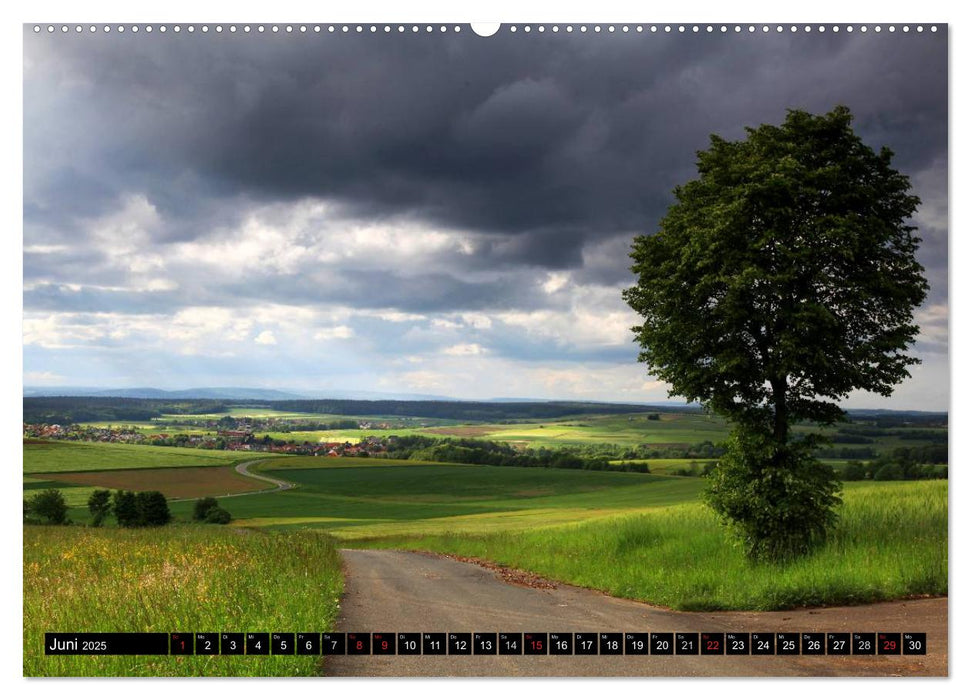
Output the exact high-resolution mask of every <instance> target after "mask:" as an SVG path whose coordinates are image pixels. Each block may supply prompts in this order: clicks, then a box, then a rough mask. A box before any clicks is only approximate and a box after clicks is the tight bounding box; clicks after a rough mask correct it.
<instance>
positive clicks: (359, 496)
mask: <svg viewBox="0 0 971 700" xmlns="http://www.w3.org/2000/svg"><path fill="white" fill-rule="evenodd" d="M257 469H258V470H262V469H265V470H266V471H267V473H269V474H272V476H274V477H277V478H280V479H284V480H286V481H290V482H293V483H296V484H297V485H298V487H297V488H296V489H293V490H290V491H283V492H274V493H267V494H257V495H253V496H244V497H240V498H235V499H227V501H226V507H227V508H228V509H229V510H230V512H231V513H232V514H233V516H234V517H235V518H237V521H236V522H237V524H240V525H243V526H251V527H275V528H293V527H318V528H323V529H326V530H328V531H329V532H332V533H333V534H335V535H336V536H338V537H341V538H347V539H357V538H362V537H375V536H379V535H388V534H402V533H418V534H421V533H430V532H445V531H456V530H459V531H473V532H485V531H492V530H523V529H529V528H533V527H536V526H542V525H544V524H547V523H550V522H578V521H582V520H589V519H596V518H602V517H605V516H607V515H616V514H619V513H628V512H633V511H641V510H644V509H647V508H654V507H657V506H661V505H671V504H674V503H684V502H688V501H691V500H693V499H694V498H695V497H696V494H697V492H698V489H699V488H700V487H701V481H700V480H698V479H683V478H676V477H662V476H654V475H645V474H626V473H616V472H592V471H580V470H567V469H534V468H522V467H491V466H469V465H449V464H434V463H421V462H410V461H394V460H384V459H367V458H356V459H352V458H339V459H334V458H330V459H329V458H324V457H293V458H291V459H289V460H287V461H286V462H278V463H271V464H268V465H261V466H260V467H258V468H257ZM190 508H191V504H188V503H174V504H172V511H173V513H174V514H175V515H176V516H177V517H188V514H189V509H190ZM72 517H74V515H73V514H72ZM77 517H81V518H83V517H84V516H83V513H81V512H78V516H77Z"/></svg>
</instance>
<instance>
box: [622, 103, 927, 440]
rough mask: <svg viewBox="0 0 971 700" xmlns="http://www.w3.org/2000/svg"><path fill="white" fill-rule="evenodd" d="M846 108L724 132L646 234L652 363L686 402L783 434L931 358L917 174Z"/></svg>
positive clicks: (637, 263)
mask: <svg viewBox="0 0 971 700" xmlns="http://www.w3.org/2000/svg"><path fill="white" fill-rule="evenodd" d="M851 121H852V115H851V114H850V111H849V110H848V109H847V108H846V107H837V108H836V109H834V110H833V111H832V112H830V113H829V114H826V115H823V116H815V115H812V114H808V113H806V112H803V111H798V110H790V111H789V112H788V115H787V117H786V119H785V121H784V123H783V124H782V125H781V126H773V125H768V124H764V125H762V126H760V127H758V128H748V129H746V132H747V137H746V138H745V139H744V140H741V141H726V140H724V139H722V138H720V137H718V136H712V137H711V146H710V148H709V149H708V150H707V151H702V152H699V153H698V178H697V179H695V180H692V181H691V182H688V183H687V184H685V185H683V186H680V187H678V188H677V189H675V197H676V200H677V201H676V202H675V204H673V205H672V206H671V207H670V208H669V209H668V212H667V215H666V216H665V217H664V218H663V220H662V221H661V223H660V227H659V230H658V232H657V233H656V234H655V235H651V236H639V237H637V238H636V239H635V241H634V245H633V251H632V253H631V257H632V258H633V260H634V266H633V267H632V270H633V272H634V273H635V274H636V275H637V277H638V279H637V284H636V285H635V286H634V287H632V288H630V289H627V290H625V292H624V298H625V299H626V300H627V302H628V304H629V305H630V306H631V308H633V309H634V310H635V311H636V312H638V313H639V314H640V315H641V316H642V317H643V318H644V322H643V324H642V325H640V326H637V327H636V328H634V332H635V333H636V334H637V341H638V342H639V343H640V345H641V353H640V356H639V359H640V360H641V361H642V362H645V363H646V364H647V365H648V368H649V371H650V372H651V373H652V374H654V375H655V376H657V377H658V378H660V379H662V380H664V381H665V382H668V383H669V384H670V385H671V386H672V388H673V392H672V393H673V394H675V395H680V396H684V397H685V398H687V399H689V400H693V401H701V402H703V403H705V404H707V405H708V406H710V407H711V408H712V409H714V410H715V411H717V412H719V413H722V414H724V415H726V416H727V417H729V418H730V419H731V420H733V421H735V422H737V423H739V424H744V425H750V426H753V427H759V428H764V427H766V426H771V428H772V431H773V433H774V434H775V436H776V437H777V438H778V439H781V440H784V439H786V438H787V437H788V432H787V426H788V425H789V424H791V423H792V422H793V421H797V420H811V421H816V422H821V423H830V422H833V421H834V420H837V419H838V418H840V417H841V416H842V411H841V410H840V408H839V406H838V403H837V402H838V401H839V400H841V399H843V398H845V397H846V396H847V395H848V393H849V392H850V391H852V390H854V389H863V390H866V391H871V392H875V393H878V394H882V395H889V394H890V393H891V391H892V389H893V387H894V385H896V384H897V383H899V382H900V381H901V380H902V379H904V378H905V377H907V376H909V373H908V371H907V368H908V367H909V366H911V365H913V364H915V363H917V362H918V360H917V359H916V358H914V357H912V356H909V355H907V354H906V353H905V349H906V348H907V346H908V345H909V344H910V343H912V342H913V341H914V339H915V337H916V335H917V332H918V326H917V325H916V324H915V323H914V322H913V310H914V308H915V307H916V306H917V305H919V304H920V303H921V302H922V301H923V299H924V297H925V294H926V290H927V283H926V281H925V279H924V276H923V268H922V267H921V266H920V264H919V263H918V262H917V260H916V259H915V256H914V253H915V251H916V249H917V246H918V244H919V242H920V239H919V238H918V237H917V235H916V231H915V228H914V226H912V225H911V224H910V223H909V219H910V217H911V216H912V215H913V214H914V211H915V210H916V208H917V205H918V204H919V200H918V198H917V197H915V196H913V195H912V194H910V184H909V181H908V178H907V177H906V176H904V175H902V174H900V173H899V172H897V171H896V170H894V169H893V168H892V167H891V157H892V153H891V151H890V150H889V149H887V148H882V149H881V150H880V151H879V152H874V151H873V149H871V148H870V147H869V146H867V145H866V144H864V143H863V141H862V140H861V139H860V138H859V137H858V136H857V135H856V134H855V133H854V132H853V130H852V128H851Z"/></svg>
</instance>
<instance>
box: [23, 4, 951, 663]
mask: <svg viewBox="0 0 971 700" xmlns="http://www.w3.org/2000/svg"><path fill="white" fill-rule="evenodd" d="M318 10H319V13H320V14H321V15H325V14H326V10H327V8H326V7H325V6H321V7H320V8H318ZM646 12H647V10H646V9H644V10H643V12H641V11H639V14H641V15H643V14H645V13H646ZM226 14H227V17H229V15H231V14H232V12H231V11H229V10H226ZM273 14H274V11H273V8H272V6H268V7H267V8H266V16H267V18H270V19H272V17H271V16H272V15H273ZM592 14H595V12H593V13H592ZM722 14H724V13H722ZM743 14H745V13H740V14H739V19H746V17H743V16H742V15H743ZM750 14H751V13H750ZM924 14H925V13H924V11H922V10H921V8H920V7H915V8H914V11H913V12H912V14H911V17H912V18H914V17H916V18H918V19H920V17H921V16H923V15H924ZM76 15H77V17H79V18H83V17H82V16H83V15H84V9H83V7H81V8H79V9H78V10H77V12H76ZM552 18H554V19H555V17H552ZM230 19H231V17H230ZM284 19H286V18H284ZM389 19H391V17H389ZM748 19H751V17H748ZM931 19H933V18H931ZM22 34H23V36H22V40H23V114H22V116H23V212H22V224H23V250H22V272H23V287H22V299H23V302H22V303H23V306H22V338H23V342H22V358H23V374H22V382H23V394H22V399H23V474H22V477H23V625H24V626H23V675H24V676H27V677H91V676H94V677H131V676H151V677H159V676H162V677H187V676H203V677H225V676H234V677H236V676H241V677H263V676H285V677H334V676H343V677H346V676H350V677H375V676H390V677H399V678H400V677H414V676H419V677H469V676H476V677H491V678H508V677H600V678H605V677H607V678H613V677H631V678H643V677H653V676H664V677H689V676H690V677H699V676H702V677H710V676H715V677H762V676H774V677H791V676H800V677H818V676H851V677H873V676H878V677H891V676H893V677H900V676H903V677H912V676H936V677H942V676H947V675H948V673H949V669H948V648H949V647H948V644H949V641H948V590H949V589H948V570H949V569H948V523H949V519H948V462H949V450H948V445H949V442H948V426H949V408H950V401H951V394H950V356H949V350H948V342H949V331H948V324H949V297H948V289H949V277H948V231H949V200H948V182H949V180H948V167H949V156H948V138H949V136H948V119H949V116H948V115H949V97H948V96H949V92H948V80H949V75H948V69H949V61H948V51H949V43H948V37H949V26H948V24H947V23H933V22H909V23H900V22H897V23H894V22H870V23H866V22H863V23H859V22H854V23H833V22H818V21H816V22H813V23H809V24H807V23H805V22H803V23H765V22H750V21H746V22H723V21H720V22H710V23H707V22H686V23H666V22H650V21H641V22H635V21H628V22H623V21H613V22H611V21H607V22H503V23H494V24H469V23H467V22H454V21H453V22H441V21H437V22H429V21H427V20H426V21H423V22H401V21H398V22H362V23H347V22H295V21H292V22H285V21H284V22H264V23H260V22H233V21H214V22H164V23H126V22H109V21H104V20H99V21H86V22H69V23H64V22H60V23H48V22H43V23H41V22H28V23H26V24H24V25H23V29H22ZM955 269H959V268H955ZM19 349H20V348H18V350H19Z"/></svg>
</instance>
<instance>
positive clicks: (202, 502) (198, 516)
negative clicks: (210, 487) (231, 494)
mask: <svg viewBox="0 0 971 700" xmlns="http://www.w3.org/2000/svg"><path fill="white" fill-rule="evenodd" d="M218 505H219V503H218V501H216V499H215V498H213V497H212V496H206V497H205V498H200V499H199V500H198V501H196V502H195V505H194V506H193V507H192V519H193V520H205V519H206V516H207V515H209V511H210V510H212V509H213V508H216V507H217V506H218Z"/></svg>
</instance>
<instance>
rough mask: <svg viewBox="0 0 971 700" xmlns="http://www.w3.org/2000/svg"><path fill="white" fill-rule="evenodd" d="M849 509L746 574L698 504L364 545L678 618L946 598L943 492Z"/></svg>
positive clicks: (859, 490) (910, 490)
mask: <svg viewBox="0 0 971 700" xmlns="http://www.w3.org/2000/svg"><path fill="white" fill-rule="evenodd" d="M685 481H687V480H685ZM692 481H694V480H692ZM844 501H845V502H844V505H843V506H842V507H841V508H840V523H839V526H838V528H837V529H836V532H835V534H834V537H833V538H832V541H831V542H830V543H828V544H827V545H826V546H825V547H824V548H822V549H821V550H820V551H818V552H816V553H815V554H813V555H812V556H809V557H806V558H804V559H802V560H799V561H797V562H795V563H792V564H789V565H779V566H770V565H761V566H752V565H750V564H749V563H748V562H747V561H746V560H745V558H744V556H743V554H742V551H741V550H740V548H739V547H737V546H735V545H734V543H733V542H732V540H731V539H730V538H729V536H728V534H727V533H726V531H725V529H724V528H723V527H722V526H721V524H720V523H719V522H718V520H717V518H716V517H715V516H714V514H713V513H712V512H711V511H709V510H708V509H706V508H705V507H704V506H702V505H701V504H700V503H688V504H682V505H677V506H670V507H665V508H657V509H655V510H652V511H649V512H645V513H641V514H637V515H625V516H619V517H613V518H607V519H602V520H598V521H596V522H585V523H579V524H571V525H554V526H550V527H538V528H534V529H531V530H528V531H522V532H515V533H508V532H496V533H486V534H476V533H470V532H466V533H444V534H437V535H429V536H422V537H386V538H382V539H377V540H374V541H371V542H370V543H368V544H369V546H380V547H398V548H409V549H423V550H433V551H438V552H447V553H454V554H462V555H466V556H476V557H481V558H484V559H488V560H491V561H494V562H497V563H500V564H503V565H506V566H512V567H516V568H521V569H526V570H529V571H533V572H536V573H539V574H541V575H544V576H548V577H550V578H553V579H556V580H560V581H566V582H569V583H573V584H576V585H580V586H587V587H591V588H596V589H600V590H603V591H606V592H608V593H611V594H613V595H618V596H622V597H626V598H634V599H637V600H643V601H648V602H650V603H654V604H658V605H663V606H668V607H671V608H676V609H680V610H777V609H787V608H792V607H799V606H816V605H837V604H855V603H865V602H874V601H879V600H891V599H895V598H902V597H907V596H914V595H927V594H930V595H946V594H947V580H948V579H947V573H948V568H947V525H948V519H947V482H944V481H932V482H899V483H885V484H861V483H856V484H849V485H847V486H846V490H845V493H844Z"/></svg>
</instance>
